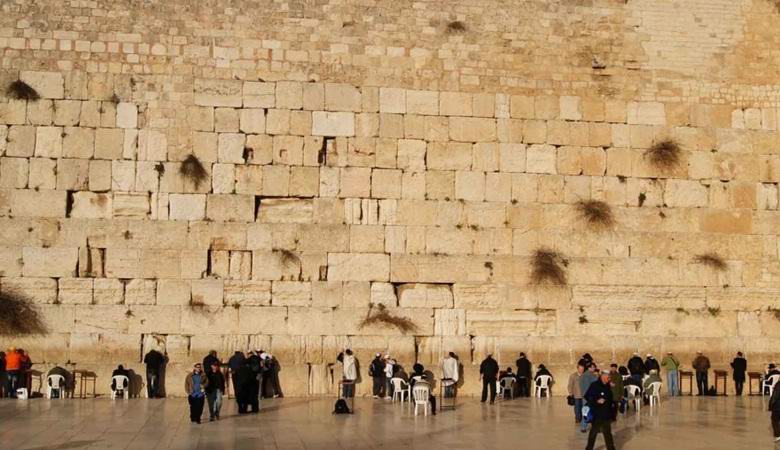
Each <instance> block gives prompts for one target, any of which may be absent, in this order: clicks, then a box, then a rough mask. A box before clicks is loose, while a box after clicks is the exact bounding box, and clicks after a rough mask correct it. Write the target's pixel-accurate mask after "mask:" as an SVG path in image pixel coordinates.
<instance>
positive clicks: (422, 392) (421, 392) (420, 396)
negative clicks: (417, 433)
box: [412, 382, 431, 416]
mask: <svg viewBox="0 0 780 450" xmlns="http://www.w3.org/2000/svg"><path fill="white" fill-rule="evenodd" d="M412 395H413V396H414V415H415V416H416V415H417V408H418V407H420V406H422V407H423V410H425V415H426V416H427V415H428V405H430V403H429V402H428V398H429V397H430V396H431V389H430V387H428V385H427V384H425V383H420V382H417V383H415V384H414V388H413V389H412Z"/></svg>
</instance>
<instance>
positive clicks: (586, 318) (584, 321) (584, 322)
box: [580, 314, 588, 324]
mask: <svg viewBox="0 0 780 450" xmlns="http://www.w3.org/2000/svg"><path fill="white" fill-rule="evenodd" d="M586 323H588V317H587V316H586V315H585V314H583V315H581V316H580V324H586Z"/></svg>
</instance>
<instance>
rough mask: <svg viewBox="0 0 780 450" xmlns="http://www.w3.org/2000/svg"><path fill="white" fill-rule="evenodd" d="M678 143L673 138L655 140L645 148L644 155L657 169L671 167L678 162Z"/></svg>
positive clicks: (679, 151)
mask: <svg viewBox="0 0 780 450" xmlns="http://www.w3.org/2000/svg"><path fill="white" fill-rule="evenodd" d="M681 152H682V151H681V149H680V145H679V144H678V143H677V142H676V141H674V140H673V139H664V140H662V141H660V142H656V143H655V144H653V146H652V147H650V148H649V149H647V151H646V152H645V157H646V158H647V159H648V160H650V163H651V164H652V165H654V166H655V167H657V168H659V169H671V168H674V167H676V166H677V165H678V164H680V154H681Z"/></svg>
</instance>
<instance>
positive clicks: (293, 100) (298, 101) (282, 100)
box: [276, 81, 303, 109]
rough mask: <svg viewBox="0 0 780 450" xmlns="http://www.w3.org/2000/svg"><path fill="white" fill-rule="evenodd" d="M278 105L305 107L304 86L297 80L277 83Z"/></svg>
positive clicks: (289, 107)
mask: <svg viewBox="0 0 780 450" xmlns="http://www.w3.org/2000/svg"><path fill="white" fill-rule="evenodd" d="M276 107H277V108H286V109H301V108H302V107H303V86H302V85H301V83H299V82H297V81H279V82H277V83H276Z"/></svg>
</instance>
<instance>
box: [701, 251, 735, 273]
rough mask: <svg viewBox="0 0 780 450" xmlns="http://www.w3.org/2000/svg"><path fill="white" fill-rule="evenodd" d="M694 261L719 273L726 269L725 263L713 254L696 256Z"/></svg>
mask: <svg viewBox="0 0 780 450" xmlns="http://www.w3.org/2000/svg"><path fill="white" fill-rule="evenodd" d="M694 261H696V262H697V263H699V264H702V265H705V266H707V267H711V268H713V269H715V270H717V271H719V272H723V271H725V270H726V269H727V268H728V266H727V265H726V261H724V260H723V258H721V257H720V255H718V254H717V253H714V252H710V253H704V254H701V255H696V257H695V258H694Z"/></svg>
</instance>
